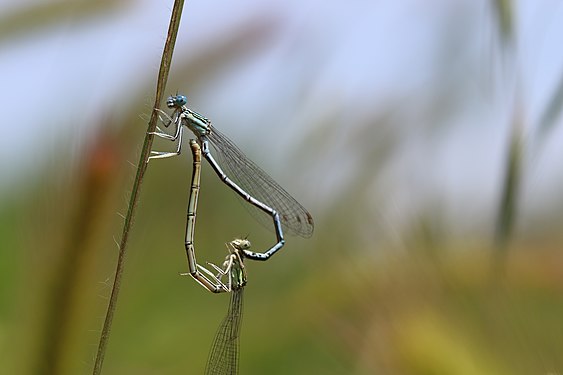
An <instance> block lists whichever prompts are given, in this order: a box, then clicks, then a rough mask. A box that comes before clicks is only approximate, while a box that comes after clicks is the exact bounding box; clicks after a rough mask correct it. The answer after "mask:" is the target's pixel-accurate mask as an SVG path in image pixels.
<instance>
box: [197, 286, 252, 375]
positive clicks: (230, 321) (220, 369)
mask: <svg viewBox="0 0 563 375" xmlns="http://www.w3.org/2000/svg"><path fill="white" fill-rule="evenodd" d="M243 290H244V288H237V289H234V290H233V291H232V293H231V303H230V305H229V311H228V312H227V316H225V318H224V319H223V321H222V322H221V325H220V326H219V328H218V329H217V333H216V334H215V338H214V339H213V344H212V345H211V352H210V353H209V359H208V361H207V366H206V367H205V374H206V375H236V374H238V359H239V339H240V326H241V323H242V308H243V298H242V297H243Z"/></svg>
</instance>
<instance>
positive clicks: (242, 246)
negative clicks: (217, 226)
mask: <svg viewBox="0 0 563 375" xmlns="http://www.w3.org/2000/svg"><path fill="white" fill-rule="evenodd" d="M231 245H232V246H233V247H234V248H235V249H238V250H247V249H250V241H249V240H247V239H246V238H244V239H241V238H236V239H234V240H232V241H231Z"/></svg>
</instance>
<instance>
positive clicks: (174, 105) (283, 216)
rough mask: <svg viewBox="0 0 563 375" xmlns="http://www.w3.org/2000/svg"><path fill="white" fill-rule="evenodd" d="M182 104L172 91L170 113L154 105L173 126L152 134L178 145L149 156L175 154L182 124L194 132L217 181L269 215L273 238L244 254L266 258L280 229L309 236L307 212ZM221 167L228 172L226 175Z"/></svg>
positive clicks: (278, 245) (279, 240) (310, 226)
mask: <svg viewBox="0 0 563 375" xmlns="http://www.w3.org/2000/svg"><path fill="white" fill-rule="evenodd" d="M186 104H187V98H186V97H185V96H184V95H175V96H171V97H169V98H168V100H167V101H166V105H167V106H168V108H170V109H174V112H173V113H172V115H171V116H169V115H168V114H167V113H165V112H163V111H161V110H159V109H157V111H159V112H160V113H161V114H162V115H163V116H164V117H165V118H166V119H165V120H164V119H161V120H162V122H163V123H164V125H165V126H166V127H168V126H170V124H174V127H175V129H174V134H173V135H172V134H167V133H164V132H163V131H162V130H161V129H160V128H158V127H157V130H158V131H157V132H154V133H152V134H154V135H156V136H158V137H161V138H164V139H167V140H170V141H174V142H178V145H177V148H176V151H175V152H159V151H152V152H151V154H152V156H151V157H149V160H151V159H161V158H168V157H172V156H177V155H179V154H180V152H181V148H182V136H183V131H184V126H185V127H187V128H188V129H190V130H191V131H192V132H193V133H194V134H195V136H196V138H197V141H198V142H199V144H200V145H201V151H202V153H203V157H204V158H205V159H206V160H207V161H208V162H209V164H210V165H211V167H212V168H213V170H214V171H215V173H216V174H217V175H218V176H219V178H220V179H221V181H222V182H223V183H224V184H226V185H227V186H228V187H230V188H231V189H232V190H234V191H235V192H236V193H237V194H238V195H239V196H241V197H242V198H243V199H244V200H246V201H247V202H249V203H250V204H251V205H253V206H254V207H256V208H258V209H259V210H261V211H262V212H264V213H266V214H268V215H269V216H271V218H272V219H273V222H274V230H275V233H276V241H277V242H276V243H275V244H274V245H273V246H272V247H270V248H269V249H268V250H267V251H265V252H264V253H259V252H253V251H250V250H244V254H245V256H246V257H247V258H250V259H254V260H266V259H268V258H269V257H270V256H272V255H273V254H275V253H276V252H277V251H278V250H280V249H281V248H282V247H283V245H284V244H285V239H284V236H283V233H284V232H283V230H285V231H287V232H288V233H291V234H296V235H299V236H301V237H305V238H307V237H310V236H311V235H312V234H313V229H314V223H313V217H312V216H311V214H310V213H309V212H308V211H307V210H306V209H305V208H304V207H303V206H302V205H301V204H299V202H297V201H296V200H295V199H294V198H293V197H292V196H291V195H290V194H289V193H288V192H287V191H285V190H284V189H283V188H282V187H281V186H280V185H279V184H278V183H277V182H275V181H274V180H273V179H272V178H271V177H270V176H268V174H267V173H266V172H264V171H263V170H262V169H261V168H260V167H258V166H257V165H256V164H255V163H254V162H252V161H251V160H250V159H248V158H247V157H246V156H245V155H244V153H242V151H240V150H239V148H238V147H237V146H236V145H235V144H234V143H233V142H232V141H231V140H230V139H229V138H227V137H226V136H225V135H224V134H223V133H221V132H219V131H218V130H217V129H216V128H215V127H214V126H212V125H211V121H209V120H208V119H207V118H205V117H204V116H202V115H200V114H199V113H197V112H195V111H192V110H191V109H189V108H187V107H186ZM210 144H211V146H213V148H214V149H215V151H216V153H217V155H219V159H220V161H221V166H220V165H219V163H217V161H215V158H214V157H213V156H212V154H211V152H210V150H209V145H210ZM221 167H223V168H224V169H225V170H226V171H227V172H228V175H227V174H226V173H225V172H223V169H222V168H221ZM282 227H283V229H282Z"/></svg>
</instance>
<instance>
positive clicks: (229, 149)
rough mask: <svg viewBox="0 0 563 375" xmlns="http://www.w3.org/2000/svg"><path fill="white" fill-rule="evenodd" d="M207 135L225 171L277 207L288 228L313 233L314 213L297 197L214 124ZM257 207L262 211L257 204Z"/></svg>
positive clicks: (255, 194)
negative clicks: (300, 202) (296, 198)
mask: <svg viewBox="0 0 563 375" xmlns="http://www.w3.org/2000/svg"><path fill="white" fill-rule="evenodd" d="M207 138H208V139H209V143H211V145H212V146H213V148H214V149H215V151H216V152H217V155H218V158H219V163H220V164H221V167H222V168H223V169H225V173H227V175H228V176H229V177H230V178H231V179H233V181H235V182H236V183H237V184H238V185H239V186H240V187H241V188H243V189H244V190H245V191H246V192H248V193H249V194H250V195H252V196H253V197H254V198H256V199H258V200H259V201H261V202H263V203H265V204H267V205H268V206H270V207H272V208H273V209H274V210H276V211H277V212H278V214H279V215H280V221H281V224H282V226H283V228H284V231H285V232H287V233H289V234H293V235H298V236H301V237H305V238H307V237H311V235H312V234H313V229H314V223H313V217H312V216H311V214H310V213H309V212H308V211H307V210H306V209H305V208H304V207H303V206H302V205H301V204H299V202H297V201H296V200H295V198H293V197H292V196H291V195H290V194H289V193H288V192H287V191H285V189H284V188H282V187H281V186H280V185H279V184H278V183H277V182H276V181H274V179H272V178H271V177H270V176H268V174H267V173H266V172H264V171H263V170H262V169H261V168H260V167H259V166H257V165H256V164H255V163H254V162H253V161H252V160H250V159H249V158H247V157H246V155H244V153H243V152H242V151H241V150H240V149H239V148H238V147H237V146H236V145H235V144H234V142H233V141H231V140H230V139H229V138H227V136H225V135H224V134H223V133H221V132H219V131H218V130H217V129H216V128H215V127H213V126H212V127H211V132H210V133H209V134H207ZM256 210H258V211H260V210H259V209H258V208H256ZM253 211H254V210H253ZM260 212H262V211H260ZM264 215H265V213H264ZM260 221H262V220H260Z"/></svg>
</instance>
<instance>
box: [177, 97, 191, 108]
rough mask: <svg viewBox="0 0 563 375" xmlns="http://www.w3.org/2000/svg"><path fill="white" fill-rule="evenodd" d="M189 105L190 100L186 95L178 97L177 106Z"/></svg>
mask: <svg viewBox="0 0 563 375" xmlns="http://www.w3.org/2000/svg"><path fill="white" fill-rule="evenodd" d="M187 103H188V98H186V96H185V95H177V96H176V104H177V105H178V106H183V105H186V104H187Z"/></svg>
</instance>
